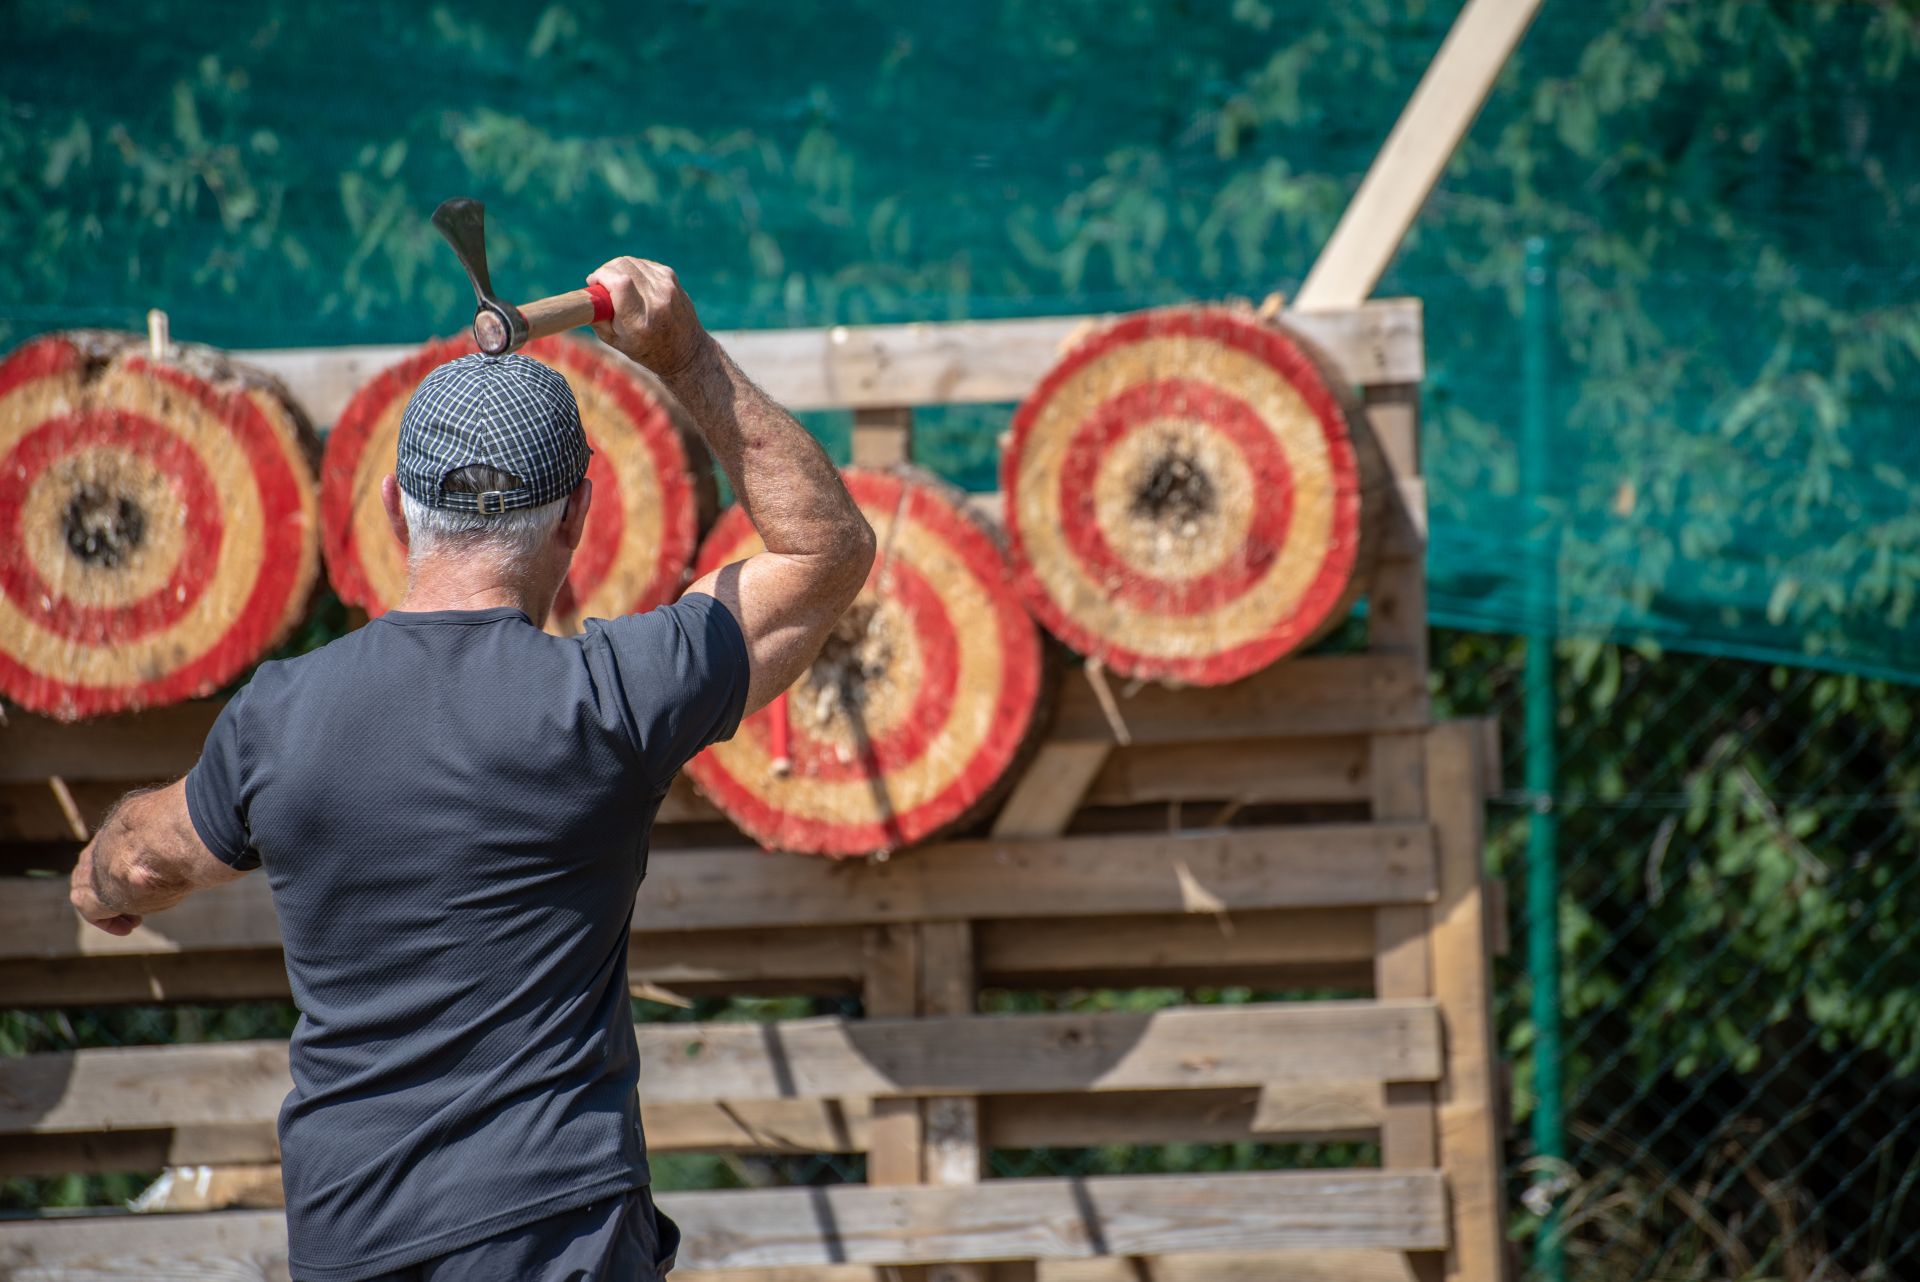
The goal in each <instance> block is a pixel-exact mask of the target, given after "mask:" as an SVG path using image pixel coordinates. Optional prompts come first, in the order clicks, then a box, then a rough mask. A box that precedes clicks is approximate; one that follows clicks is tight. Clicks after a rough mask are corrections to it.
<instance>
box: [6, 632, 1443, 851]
mask: <svg viewBox="0 0 1920 1282" xmlns="http://www.w3.org/2000/svg"><path fill="white" fill-rule="evenodd" d="M1113 693H1114V696H1115V704H1116V707H1117V710H1118V713H1119V716H1120V718H1121V721H1122V723H1123V724H1124V725H1125V727H1126V731H1127V737H1128V740H1129V741H1130V742H1131V743H1132V744H1134V745H1153V744H1182V745H1188V744H1203V743H1218V742H1228V741H1232V742H1239V741H1243V740H1250V739H1257V740H1278V739H1295V738H1303V737H1304V738H1320V737H1324V736H1329V735H1365V734H1371V733H1374V732H1376V731H1381V730H1418V729H1422V728H1424V727H1425V725H1426V724H1427V720H1428V698H1427V686H1426V676H1425V673H1424V671H1423V669H1421V668H1420V666H1419V665H1417V664H1414V663H1411V662H1409V661H1408V660H1407V659H1406V658H1405V657H1404V656H1399V655H1371V654H1341V655H1310V656H1307V657H1304V658H1299V659H1293V660H1290V661H1288V662H1287V663H1283V664H1280V665H1278V666H1276V667H1273V668H1269V669H1268V670H1267V671H1265V672H1262V673H1259V674H1257V675H1255V676H1253V677H1250V678H1248V679H1247V680H1245V681H1239V682H1235V683H1234V684H1233V685H1228V686H1218V687H1215V688H1212V689H1206V690H1169V689H1167V688H1166V687H1164V686H1159V685H1149V686H1145V687H1143V688H1141V689H1139V690H1130V689H1128V688H1127V686H1125V685H1124V684H1120V683H1114V690H1113ZM219 712H220V706H219V705H218V704H217V703H214V702H211V701H208V702H201V703H191V704H183V705H181V706H179V707H172V708H162V709H156V710H153V711H150V712H144V713H139V714H135V715H130V716H124V717H106V718H101V719H99V720H96V721H88V722H83V723H81V724H79V725H61V724H59V723H57V722H53V721H49V720H47V719H45V718H42V717H31V716H15V717H12V718H10V720H9V724H8V725H6V726H5V727H0V783H30V784H35V785H43V784H44V783H45V782H46V779H47V777H48V776H49V775H59V776H61V777H62V778H65V779H66V780H68V781H69V782H70V783H71V782H74V781H77V780H115V781H125V782H127V783H130V784H131V783H152V782H157V781H160V780H168V779H175V778H178V777H179V776H180V775H183V774H185V773H186V772H187V771H188V770H189V769H190V768H191V767H192V766H193V763H194V762H195V761H197V760H198V759H199V756H200V746H201V744H202V743H204V742H205V741H206V737H207V732H208V731H209V730H211V729H212V728H213V722H214V718H215V717H216V716H218V715H219ZM1048 741H1049V742H1052V743H1061V744H1066V743H1101V744H1107V745H1112V744H1114V743H1115V742H1116V741H1117V740H1116V737H1115V733H1114V727H1113V723H1112V720H1111V719H1110V718H1109V717H1108V715H1107V714H1106V712H1104V711H1103V710H1102V709H1101V707H1100V702H1099V699H1098V697H1097V696H1096V695H1095V693H1094V691H1093V689H1092V687H1091V686H1090V685H1089V684H1088V682H1087V680H1086V677H1085V676H1084V675H1083V674H1082V673H1081V672H1078V671H1075V672H1073V673H1071V674H1069V676H1068V679H1067V680H1066V681H1065V682H1064V684H1063V688H1062V689H1061V691H1060V699H1059V708H1058V711H1057V713H1056V714H1055V721H1054V725H1053V728H1052V730H1051V732H1050V733H1049V735H1048ZM714 813H715V812H714V810H713V808H712V807H711V806H709V805H707V804H706V803H705V802H703V801H701V800H699V799H698V798H697V797H695V796H693V795H692V792H691V790H690V789H687V788H686V786H685V785H684V784H676V786H675V789H674V791H673V792H671V793H669V794H668V800H667V804H666V805H664V806H663V807H662V809H661V819H662V820H663V821H671V820H681V819H703V818H711V817H712V816H713V815H714Z"/></svg>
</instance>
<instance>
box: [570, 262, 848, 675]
mask: <svg viewBox="0 0 1920 1282" xmlns="http://www.w3.org/2000/svg"><path fill="white" fill-rule="evenodd" d="M589 279H591V280H593V281H596V282H598V283H599V284H601V285H604V286H605V287H606V289H607V292H608V293H609V294H610V295H612V297H613V319H612V320H610V321H603V322H601V323H600V324H598V325H596V326H594V329H595V331H596V332H597V333H599V335H600V337H601V338H602V339H604V340H605V341H606V342H607V343H608V344H609V345H611V346H612V347H614V348H615V349H616V350H618V351H620V352H622V353H624V354H625V355H626V356H627V357H628V358H630V359H632V360H634V361H637V362H638V363H640V364H642V365H645V366H646V367H647V368H648V369H651V370H652V371H653V372H654V373H655V374H658V375H659V376H660V379H661V381H662V382H664V383H665V384H666V385H667V388H668V390H670V391H671V392H672V393H673V394H674V395H675V396H676V397H678V398H679V400H680V403H681V404H682V405H684V406H686V408H687V412H688V413H689V414H691V415H692V416H693V421H694V422H695V423H696V424H697V425H698V426H699V429H700V433H701V435H702V436H704V437H705V438H706V442H707V447H708V448H709V449H710V450H712V451H713V456H714V458H716V459H717V460H719V463H720V466H721V467H723V468H724V469H726V473H727V480H728V481H729V482H731V484H732V485H733V492H734V494H735V496H736V497H737V498H738V499H739V501H740V503H741V505H742V506H743V507H745V508H746V511H747V516H748V517H749V518H750V519H751V520H752V521H753V526H754V529H756V530H757V531H759V533H760V539H761V541H762V542H763V543H765V544H766V547H767V550H766V551H765V552H762V553H760V554H759V555H757V556H752V557H748V558H747V559H746V560H744V561H738V562H735V563H734V564H732V565H728V566H723V567H722V568H720V569H719V570H716V571H715V572H713V573H712V574H709V575H706V576H705V577H703V578H701V579H699V580H698V581H697V582H695V583H694V584H693V585H692V586H691V587H690V588H688V589H687V590H688V591H689V592H705V593H707V594H709V595H711V596H714V597H717V598H719V600H720V601H721V603H722V604H724V605H725V606H726V607H727V609H728V610H730V611H731V612H732V613H733V617H734V618H735V619H737V620H739V623H740V630H741V632H742V633H743V634H745V636H746V639H747V655H748V658H749V661H750V662H751V664H752V673H751V676H750V680H749V682H748V686H747V704H746V711H748V712H753V711H755V710H756V709H758V708H761V707H764V706H765V705H766V704H767V703H768V702H769V701H770V700H771V699H773V697H774V696H775V695H777V694H779V693H780V692H781V691H782V690H785V689H786V688H787V687H788V686H790V685H792V684H793V682H794V681H795V679H797V678H798V677H799V676H800V674H801V673H802V672H804V671H806V668H807V665H808V664H810V663H812V662H813V660H814V657H815V656H816V655H818V654H819V653H820V646H821V643H822V642H824V641H825V640H826V638H827V634H828V633H829V632H831V631H832V630H833V625H834V623H835V622H837V621H838V620H839V618H840V616H841V615H842V614H844V613H845V612H846V609H847V607H848V606H849V605H851V604H852V603H853V598H854V597H855V596H856V595H858V594H859V591H860V587H861V585H862V584H863V583H865V582H866V580H867V571H868V569H869V568H871V567H872V565H873V547H874V544H873V529H872V527H871V526H869V525H868V524H867V521H866V518H865V517H863V516H861V515H860V509H859V508H858V507H856V506H855V505H854V502H853V499H852V498H851V497H849V496H848V494H847V488H846V486H844V485H842V484H841V483H840V474H839V472H837V471H836V470H835V469H834V466H833V464H832V462H830V461H829V460H828V458H827V455H826V451H824V450H822V449H821V448H820V443H819V442H818V441H816V440H814V439H813V437H812V436H811V435H810V434H808V432H807V430H806V429H805V428H803V427H801V426H800V424H798V423H796V422H794V420H793V416H792V415H791V414H789V413H787V412H786V411H785V410H784V409H781V408H780V406H778V405H776V404H775V403H774V402H773V401H772V400H770V399H769V398H768V397H767V394H766V393H765V392H763V391H761V390H760V389H759V388H758V387H755V386H754V385H753V382H752V380H750V379H749V378H748V377H747V376H746V375H745V374H743V373H741V372H740V368H739V366H737V365H735V364H734V363H733V359H732V358H731V357H729V356H728V355H727V354H726V352H725V351H724V350H722V349H721V347H720V344H718V343H716V342H715V341H714V340H713V338H712V336H711V335H709V334H708V333H707V332H706V330H705V329H704V328H702V326H701V324H700V318H699V317H698V316H697V315H696V314H695V312H694V308H693V302H692V300H690V299H689V298H688V297H687V295H686V292H685V291H684V290H682V289H681V288H680V284H679V282H678V280H676V279H675V277H674V274H673V271H672V269H671V268H668V267H664V266H662V265H661V264H659V263H653V262H647V261H645V260H643V259H638V258H619V259H615V260H614V261H613V262H610V263H608V264H607V265H606V266H604V267H602V268H601V269H600V270H599V271H596V272H595V273H593V275H592V276H591V277H590V278H589Z"/></svg>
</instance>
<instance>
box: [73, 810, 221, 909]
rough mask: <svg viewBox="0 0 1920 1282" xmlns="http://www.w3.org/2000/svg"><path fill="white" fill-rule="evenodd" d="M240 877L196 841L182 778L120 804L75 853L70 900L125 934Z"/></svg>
mask: <svg viewBox="0 0 1920 1282" xmlns="http://www.w3.org/2000/svg"><path fill="white" fill-rule="evenodd" d="M245 875H246V874H245V873H243V872H242V871H240V870H239V869H236V868H233V867H230V866H229V865H227V864H225V863H222V862H221V861H220V860H219V859H217V858H215V857H214V854H213V852H212V851H210V850H208V849H207V848H206V845H205V844H204V843H202V842H201V840H200V834H199V833H197V832H195V831H194V828H193V820H192V819H190V818H188V816H187V785H186V781H185V780H184V779H183V780H178V781H176V782H174V783H170V784H168V785H167V786H166V787H164V788H152V789H148V790H145V791H142V792H134V793H129V794H127V796H125V797H124V798H122V799H121V800H120V803H119V804H118V805H116V806H115V807H114V808H113V810H112V811H111V812H109V813H108V815H107V818H106V820H105V822H103V823H102V824H101V825H100V831H98V832H96V833H95V834H94V836H93V840H92V841H90V842H88V843H87V846H86V849H84V850H82V851H81V852H80V862H79V863H78V864H76V865H75V866H74V869H73V880H72V883H71V887H70V892H69V896H68V897H69V898H70V899H71V900H72V901H73V907H74V911H76V912H78V913H79V914H80V915H81V916H82V917H84V918H86V919H87V920H88V921H90V922H92V923H93V924H94V925H96V926H98V927H99V928H100V929H102V930H104V931H106V932H107V933H108V934H109V935H124V934H127V933H128V932H130V931H131V930H133V929H134V927H136V926H138V925H139V924H140V919H141V918H142V917H144V916H146V915H147V914H149V913H157V912H160V911H162V910H163V909H167V908H171V907H173V906H174V905H175V904H177V903H179V902H180V901H181V900H183V899H185V898H186V897H187V896H188V895H190V894H192V893H193V892H194V891H196V890H204V889H206V888H207V887H208V886H218V885H221V884H223V883H225V882H229V881H233V880H235V879H236V878H239V877H243V876H245Z"/></svg>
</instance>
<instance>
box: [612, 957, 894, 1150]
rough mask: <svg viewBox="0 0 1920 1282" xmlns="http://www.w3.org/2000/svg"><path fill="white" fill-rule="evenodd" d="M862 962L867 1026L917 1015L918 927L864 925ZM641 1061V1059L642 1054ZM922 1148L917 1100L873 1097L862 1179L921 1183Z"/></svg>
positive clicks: (850, 1092)
mask: <svg viewBox="0 0 1920 1282" xmlns="http://www.w3.org/2000/svg"><path fill="white" fill-rule="evenodd" d="M866 960H867V976H866V987H865V989H864V991H863V993H862V999H863V1005H864V1006H865V1008H866V1014H867V1019H868V1021H869V1023H868V1024H867V1025H866V1026H868V1027H878V1026H879V1024H878V1022H877V1021H879V1020H882V1019H886V1020H889V1021H893V1020H898V1019H900V1018H903V1017H911V1016H913V1015H914V1014H916V1013H917V1012H918V1010H919V1003H920V987H919V985H920V930H919V928H918V927H917V926H913V925H910V924H906V923H901V924H897V925H880V926H869V927H867V959H866ZM910 1026H911V1025H909V1027H910ZM641 1063H642V1064H643V1065H644V1064H645V1063H646V1060H645V1058H644V1057H643V1058H642V1060H641ZM643 1071H644V1070H643ZM643 1089H644V1088H643ZM845 1093H848V1094H860V1093H861V1092H859V1091H848V1092H845ZM924 1147H925V1129H924V1119H923V1118H922V1116H921V1111H920V1101H919V1100H917V1099H906V1098H898V1097H896V1098H891V1099H882V1100H876V1101H874V1106H873V1127H872V1130H871V1131H870V1132H869V1135H868V1140H867V1183H869V1184H873V1185H877V1186H890V1185H896V1184H918V1183H920V1180H921V1177H922V1173H923V1166H922V1150H923V1149H924Z"/></svg>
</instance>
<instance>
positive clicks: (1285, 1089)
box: [0, 1078, 1382, 1178]
mask: <svg viewBox="0 0 1920 1282" xmlns="http://www.w3.org/2000/svg"><path fill="white" fill-rule="evenodd" d="M1381 1089H1382V1088H1381V1085H1380V1083H1378V1082H1365V1081H1359V1080H1354V1079H1335V1078H1326V1079H1316V1078H1307V1079H1301V1080H1297V1081H1283V1082H1269V1083H1266V1084H1265V1085H1263V1086H1257V1087H1255V1086H1244V1087H1225V1088H1220V1089H1213V1090H1180V1091H1112V1092H1101V1093H1095V1094H1088V1093H1084V1092H1069V1093H1049V1094H1030V1095H992V1096H985V1097H982V1098H981V1099H980V1101H979V1113H980V1123H979V1130H980V1135H981V1140H982V1143H983V1144H984V1145H985V1146H986V1147H988V1148H1048V1147H1073V1148H1080V1147H1093V1146H1098V1145H1106V1144H1202V1143H1235V1142H1238V1141H1241V1140H1259V1141H1263V1142H1269V1143H1273V1142H1281V1141H1329V1140H1366V1139H1373V1138H1376V1137H1377V1135H1378V1133H1379V1128H1380V1117H1381V1107H1382V1095H1381ZM874 1103H875V1101H872V1100H867V1099H858V1098H854V1099H834V1100H780V1099H776V1100H725V1101H720V1100H663V1101H647V1100H644V1099H643V1101H642V1105H643V1109H642V1111H643V1113H644V1115H645V1119H646V1133H647V1147H648V1149H649V1150H650V1151H652V1152H655V1153H755V1154H764V1153H864V1152H866V1151H867V1150H868V1148H869V1147H870V1145H871V1142H872V1129H871V1128H872V1121H873V1111H874V1110H873V1105H874ZM191 1108H192V1104H191V1101H189V1102H188V1103H187V1105H186V1109H187V1112H185V1113H182V1114H181V1115H177V1116H175V1117H174V1118H173V1119H171V1124H170V1125H169V1126H165V1127H152V1128H140V1129H132V1130H125V1129H116V1130H111V1131H108V1130H100V1131H63V1132H58V1133H53V1134H38V1135H19V1134H15V1135H9V1136H8V1137H7V1142H6V1144H5V1145H0V1178H12V1177H15V1176H33V1175H64V1174H68V1173H71V1172H86V1171H144V1170H153V1169H156V1168H159V1167H165V1166H195V1165H223V1164H229V1163H236V1162H238V1163H255V1162H271V1161H277V1160H278V1158H279V1154H280V1149H279V1141H278V1138H277V1136H276V1135H275V1126H274V1116H273V1114H271V1113H267V1114H263V1115H261V1116H260V1117H258V1118H255V1119H253V1120H251V1121H247V1122H239V1123H231V1124H224V1125H212V1124H204V1123H195V1122H193V1121H191V1120H190V1113H191Z"/></svg>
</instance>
